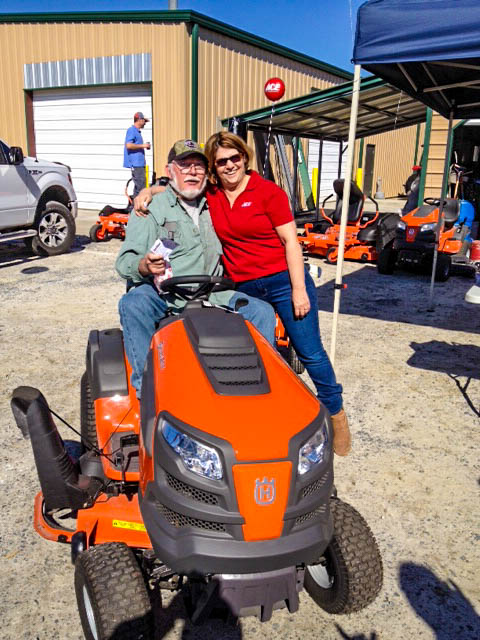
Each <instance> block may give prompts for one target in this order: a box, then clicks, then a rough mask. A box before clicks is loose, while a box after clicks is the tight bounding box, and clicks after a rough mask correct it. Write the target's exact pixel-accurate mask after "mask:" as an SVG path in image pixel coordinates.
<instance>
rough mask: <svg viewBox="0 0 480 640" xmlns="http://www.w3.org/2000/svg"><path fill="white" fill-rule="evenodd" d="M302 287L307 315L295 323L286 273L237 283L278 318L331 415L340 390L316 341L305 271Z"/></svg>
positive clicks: (313, 295)
mask: <svg viewBox="0 0 480 640" xmlns="http://www.w3.org/2000/svg"><path fill="white" fill-rule="evenodd" d="M305 284H306V287H307V294H308V297H309V299H310V311H309V312H308V314H307V315H306V316H305V317H304V318H302V319H301V320H298V319H296V318H295V316H294V312H293V305H292V285H291V283H290V276H289V274H288V271H281V272H280V273H275V274H273V275H271V276H266V277H263V278H257V279H256V280H248V281H247V282H240V283H237V291H241V292H242V293H247V294H248V295H249V296H254V297H255V298H260V300H264V301H265V302H269V303H270V304H271V305H272V307H273V308H274V309H275V311H276V312H277V313H278V315H279V316H280V319H281V320H282V322H283V326H284V327H285V330H286V332H287V334H288V337H289V338H290V341H291V343H292V345H293V348H294V349H295V351H296V352H297V355H298V357H299V359H300V361H301V362H302V363H303V364H304V366H305V369H306V370H307V371H308V374H309V376H310V378H311V379H312V382H313V384H314V385H315V387H316V389H317V396H318V398H319V399H320V400H321V401H322V402H323V404H324V405H325V406H326V407H327V409H328V410H329V411H330V413H331V414H332V415H335V414H336V413H338V412H339V411H340V409H341V408H342V404H343V403H342V386H341V385H340V384H338V382H337V380H336V378H335V372H334V370H333V367H332V364H331V362H330V359H329V357H328V355H327V352H326V351H325V349H324V347H323V344H322V340H321V337H320V326H319V323H318V303H317V292H316V290H315V284H314V282H313V280H312V278H311V276H310V274H309V273H308V271H307V270H306V269H305Z"/></svg>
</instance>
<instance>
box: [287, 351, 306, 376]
mask: <svg viewBox="0 0 480 640" xmlns="http://www.w3.org/2000/svg"><path fill="white" fill-rule="evenodd" d="M287 360H288V364H289V365H290V366H291V367H292V369H293V370H294V371H295V373H297V374H298V375H300V374H301V373H303V372H304V371H305V366H304V364H303V362H300V358H299V357H298V355H297V352H296V351H295V349H294V348H293V346H292V345H291V344H289V345H288V353H287Z"/></svg>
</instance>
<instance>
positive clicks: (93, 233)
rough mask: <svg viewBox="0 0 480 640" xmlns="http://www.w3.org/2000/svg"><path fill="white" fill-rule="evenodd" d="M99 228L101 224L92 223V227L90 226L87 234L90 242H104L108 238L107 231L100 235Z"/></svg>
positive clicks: (100, 228)
mask: <svg viewBox="0 0 480 640" xmlns="http://www.w3.org/2000/svg"><path fill="white" fill-rule="evenodd" d="M101 230H102V225H101V224H94V225H93V227H91V228H90V231H89V236H90V240H91V241H92V242H106V241H107V240H108V233H104V234H103V235H102V234H101Z"/></svg>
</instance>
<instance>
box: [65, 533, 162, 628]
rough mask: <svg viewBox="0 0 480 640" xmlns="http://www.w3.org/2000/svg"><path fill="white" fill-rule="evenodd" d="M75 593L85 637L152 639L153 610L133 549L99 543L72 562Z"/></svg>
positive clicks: (116, 543) (120, 544)
mask: <svg viewBox="0 0 480 640" xmlns="http://www.w3.org/2000/svg"><path fill="white" fill-rule="evenodd" d="M75 593H76V596H77V604H78V611H79V614H80V620H81V622H82V628H83V632H84V634H85V638H86V640H95V635H94V633H93V631H95V632H96V638H97V640H114V639H115V640H140V639H141V640H152V638H153V630H154V629H153V626H154V625H153V612H152V605H151V602H150V598H149V594H148V591H147V587H146V585H145V581H144V578H143V574H142V571H141V569H140V567H139V565H138V563H137V560H136V559H135V556H134V554H133V551H132V550H131V549H130V548H129V547H127V545H125V544H123V543H121V542H112V543H109V544H100V545H98V546H94V547H91V548H90V549H88V550H87V551H84V552H83V553H81V554H80V555H79V556H78V557H77V560H76V562H75Z"/></svg>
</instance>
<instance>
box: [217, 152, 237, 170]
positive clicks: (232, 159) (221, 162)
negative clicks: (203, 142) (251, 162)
mask: <svg viewBox="0 0 480 640" xmlns="http://www.w3.org/2000/svg"><path fill="white" fill-rule="evenodd" d="M242 158H243V155H242V154H241V153H235V154H234V155H233V156H229V157H228V158H220V159H219V160H215V164H216V165H217V167H226V166H227V162H228V161H229V160H230V162H233V164H238V163H239V162H240V161H241V159H242Z"/></svg>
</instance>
